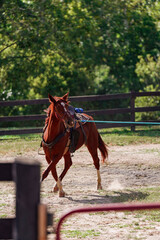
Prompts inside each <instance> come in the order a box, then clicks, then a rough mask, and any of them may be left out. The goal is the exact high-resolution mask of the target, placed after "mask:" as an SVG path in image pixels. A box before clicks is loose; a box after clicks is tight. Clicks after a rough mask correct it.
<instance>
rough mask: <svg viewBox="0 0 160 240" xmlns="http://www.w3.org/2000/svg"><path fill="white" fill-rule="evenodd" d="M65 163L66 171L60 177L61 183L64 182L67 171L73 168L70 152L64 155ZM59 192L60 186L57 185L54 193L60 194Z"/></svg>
mask: <svg viewBox="0 0 160 240" xmlns="http://www.w3.org/2000/svg"><path fill="white" fill-rule="evenodd" d="M64 161H65V167H64V170H63V172H62V173H61V175H60V177H59V180H60V181H62V179H63V178H64V176H65V175H66V173H67V171H68V170H69V168H70V167H71V166H72V159H71V155H70V153H69V152H68V153H66V154H65V155H64ZM58 190H59V188H58V185H57V184H56V185H55V187H54V192H58Z"/></svg>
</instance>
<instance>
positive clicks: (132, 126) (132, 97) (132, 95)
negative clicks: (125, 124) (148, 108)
mask: <svg viewBox="0 0 160 240" xmlns="http://www.w3.org/2000/svg"><path fill="white" fill-rule="evenodd" d="M130 108H131V122H135V92H131V102H130ZM131 131H133V132H134V131H135V125H131Z"/></svg>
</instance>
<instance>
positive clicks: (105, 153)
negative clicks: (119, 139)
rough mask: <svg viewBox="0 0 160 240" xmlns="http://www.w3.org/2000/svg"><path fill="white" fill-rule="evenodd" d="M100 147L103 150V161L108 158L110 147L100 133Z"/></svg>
mask: <svg viewBox="0 0 160 240" xmlns="http://www.w3.org/2000/svg"><path fill="white" fill-rule="evenodd" d="M98 148H99V150H100V152H101V156H102V162H105V159H106V158H108V149H107V145H106V144H105V143H104V141H103V140H102V138H101V136H100V134H99V133H98Z"/></svg>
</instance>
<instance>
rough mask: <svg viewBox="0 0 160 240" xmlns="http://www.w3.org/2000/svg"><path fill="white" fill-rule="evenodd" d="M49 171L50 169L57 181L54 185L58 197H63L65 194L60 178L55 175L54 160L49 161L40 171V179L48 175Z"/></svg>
mask: <svg viewBox="0 0 160 240" xmlns="http://www.w3.org/2000/svg"><path fill="white" fill-rule="evenodd" d="M50 171H52V175H53V177H54V179H55V181H56V182H57V184H56V185H57V187H58V189H59V196H60V197H64V196H65V192H64V191H63V188H62V183H61V180H60V179H59V178H58V176H57V171H56V165H55V162H54V161H52V162H50V164H49V166H48V167H47V169H46V170H45V171H44V172H43V173H42V181H43V180H44V179H45V178H46V177H47V176H48V174H49V172H50Z"/></svg>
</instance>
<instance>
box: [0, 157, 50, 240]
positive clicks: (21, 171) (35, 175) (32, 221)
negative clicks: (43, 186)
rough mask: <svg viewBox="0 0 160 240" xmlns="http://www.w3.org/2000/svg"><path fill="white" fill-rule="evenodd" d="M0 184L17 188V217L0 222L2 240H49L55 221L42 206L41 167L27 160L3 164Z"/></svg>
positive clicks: (0, 168) (1, 165)
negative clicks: (10, 184) (50, 230)
mask: <svg viewBox="0 0 160 240" xmlns="http://www.w3.org/2000/svg"><path fill="white" fill-rule="evenodd" d="M0 181H14V182H15V185H16V217H15V218H1V219H0V239H14V240H22V239H23V240H28V239H29V240H46V239H47V225H53V221H52V215H51V214H47V211H44V209H46V206H45V205H43V204H40V164H39V163H38V162H36V161H32V160H30V159H27V158H25V159H24V158H23V159H22V158H19V159H16V160H15V162H14V163H6V162H3V163H0ZM4 202H5V199H4Z"/></svg>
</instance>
